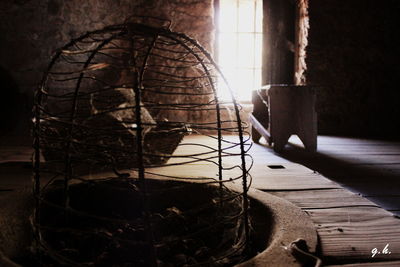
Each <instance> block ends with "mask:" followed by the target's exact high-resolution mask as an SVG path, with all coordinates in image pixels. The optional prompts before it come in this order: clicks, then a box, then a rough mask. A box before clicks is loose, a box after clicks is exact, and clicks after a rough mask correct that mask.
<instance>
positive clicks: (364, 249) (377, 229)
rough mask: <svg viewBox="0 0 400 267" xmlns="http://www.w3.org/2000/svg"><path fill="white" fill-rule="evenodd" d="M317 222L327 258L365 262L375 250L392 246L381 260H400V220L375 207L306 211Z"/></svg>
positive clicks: (322, 249)
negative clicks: (389, 252) (388, 253)
mask: <svg viewBox="0 0 400 267" xmlns="http://www.w3.org/2000/svg"><path fill="white" fill-rule="evenodd" d="M306 211H307V213H308V214H309V215H310V216H311V219H312V220H313V222H314V223H315V225H316V227H317V231H318V235H319V237H320V241H321V251H322V254H323V255H324V257H325V258H328V259H329V258H333V259H335V260H352V261H354V260H365V259H370V258H371V255H372V254H371V250H372V249H374V248H377V249H378V250H383V248H384V247H385V246H386V245H387V244H389V250H390V251H391V254H390V255H383V254H379V255H376V256H375V257H374V258H376V259H381V260H399V259H400V220H399V219H397V218H395V217H393V216H392V215H391V214H390V213H389V212H387V211H385V210H383V209H381V208H374V207H354V208H352V207H344V208H336V209H317V210H306Z"/></svg>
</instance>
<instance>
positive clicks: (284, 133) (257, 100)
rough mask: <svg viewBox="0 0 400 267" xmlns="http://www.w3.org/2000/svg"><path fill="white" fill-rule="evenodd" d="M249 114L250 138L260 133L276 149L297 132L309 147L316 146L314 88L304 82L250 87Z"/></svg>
mask: <svg viewBox="0 0 400 267" xmlns="http://www.w3.org/2000/svg"><path fill="white" fill-rule="evenodd" d="M252 102H253V105H254V109H253V113H252V114H251V115H250V122H251V124H252V138H253V141H254V142H258V141H259V139H260V138H261V136H263V137H264V138H265V139H266V140H267V142H268V144H269V145H272V144H273V148H274V150H275V151H277V152H278V151H281V150H282V149H283V148H284V147H285V145H286V144H287V142H288V140H289V137H290V136H291V135H292V134H296V135H297V136H298V137H299V138H300V140H301V141H302V142H303V144H304V146H305V148H306V149H307V150H309V151H316V150H317V113H316V111H315V103H316V94H315V88H313V87H311V86H304V85H268V86H264V87H262V88H261V89H259V90H256V91H253V98H252Z"/></svg>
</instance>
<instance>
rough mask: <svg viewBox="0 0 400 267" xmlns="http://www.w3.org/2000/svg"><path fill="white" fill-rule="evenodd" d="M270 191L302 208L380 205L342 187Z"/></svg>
mask: <svg viewBox="0 0 400 267" xmlns="http://www.w3.org/2000/svg"><path fill="white" fill-rule="evenodd" d="M270 193H271V194H273V195H275V196H278V197H282V198H284V199H286V200H289V201H290V202H292V203H294V204H295V205H297V206H298V207H300V208H302V209H329V208H340V207H357V206H370V207H371V206H372V207H378V206H377V205H376V204H374V203H372V202H371V201H369V200H367V199H365V198H362V197H360V196H359V195H357V194H355V193H351V192H349V191H348V190H345V189H341V188H340V189H327V190H305V191H284V192H282V191H281V192H270Z"/></svg>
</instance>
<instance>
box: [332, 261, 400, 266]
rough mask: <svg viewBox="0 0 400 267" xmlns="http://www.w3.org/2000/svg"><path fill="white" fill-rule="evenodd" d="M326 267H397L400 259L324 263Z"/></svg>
mask: <svg viewBox="0 0 400 267" xmlns="http://www.w3.org/2000/svg"><path fill="white" fill-rule="evenodd" d="M324 266H325V267H396V266H400V261H381V262H376V261H375V262H367V263H354V264H343V265H324Z"/></svg>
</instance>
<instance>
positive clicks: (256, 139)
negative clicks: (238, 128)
mask: <svg viewBox="0 0 400 267" xmlns="http://www.w3.org/2000/svg"><path fill="white" fill-rule="evenodd" d="M260 138H261V134H260V133H259V132H258V131H257V129H256V128H254V127H253V126H251V139H253V142H254V143H257V144H258V143H259V142H260Z"/></svg>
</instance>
